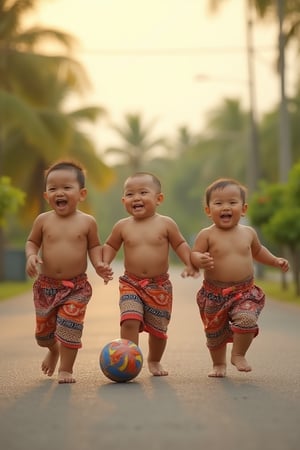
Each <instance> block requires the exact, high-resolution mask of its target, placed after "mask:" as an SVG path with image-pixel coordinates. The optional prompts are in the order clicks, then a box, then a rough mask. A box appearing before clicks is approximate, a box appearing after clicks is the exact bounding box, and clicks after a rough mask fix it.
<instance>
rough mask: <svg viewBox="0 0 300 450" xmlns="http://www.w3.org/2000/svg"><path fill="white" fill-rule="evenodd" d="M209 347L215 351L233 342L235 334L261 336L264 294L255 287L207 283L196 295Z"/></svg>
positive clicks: (245, 283) (245, 284) (251, 280)
mask: <svg viewBox="0 0 300 450" xmlns="http://www.w3.org/2000/svg"><path fill="white" fill-rule="evenodd" d="M197 304H198V306H199V311H200V315H201V319H202V322H203V324H204V331H205V334H206V338H207V346H208V348H210V349H212V350H216V349H218V348H220V347H222V346H224V345H226V343H228V342H232V341H233V333H254V336H257V334H258V326H257V319H258V316H259V314H260V312H261V310H262V309H263V307H264V304H265V294H264V293H263V291H262V290H261V289H260V288H259V287H258V286H255V285H254V284H253V278H250V279H248V280H245V281H244V282H242V283H230V284H229V283H216V284H215V283H212V282H209V281H207V280H204V281H203V285H202V287H201V289H200V290H199V292H198V294H197Z"/></svg>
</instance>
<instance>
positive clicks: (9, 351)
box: [0, 270, 300, 450]
mask: <svg viewBox="0 0 300 450" xmlns="http://www.w3.org/2000/svg"><path fill="white" fill-rule="evenodd" d="M117 274H118V272H117ZM171 278H172V280H173V284H174V294H175V295H174V313H173V319H172V323H171V325H170V329H169V342H168V347H167V351H166V354H165V358H164V363H165V365H166V366H167V367H168V369H169V371H170V375H169V376H168V377H162V378H159V377H152V376H150V375H149V373H148V371H147V368H146V367H144V368H143V369H142V372H141V374H140V375H139V377H138V378H137V379H136V380H135V381H133V382H130V383H127V384H116V383H112V382H110V381H109V380H108V379H107V378H105V377H104V375H103V374H102V373H101V372H100V369H99V365H98V357H99V353H100V349H101V348H102V347H103V345H104V344H106V343H107V342H108V341H109V340H111V339H114V338H117V337H118V334H119V326H118V318H119V314H118V305H117V304H118V285H117V278H116V280H115V281H114V282H112V283H111V284H110V285H108V286H104V285H103V284H102V281H101V280H100V279H95V278H94V277H93V278H92V281H93V285H94V295H93V299H92V301H91V303H90V305H89V309H88V313H87V318H86V326H85V331H84V339H83V342H84V347H83V349H82V350H80V352H79V355H78V359H77V363H76V371H75V372H76V377H77V383H76V384H74V385H58V384H57V383H56V381H55V380H53V379H49V378H47V377H44V376H43V374H42V373H41V372H40V370H39V366H40V362H41V359H42V358H43V355H44V351H43V349H41V348H39V347H38V346H37V345H36V344H35V341H34V338H33V329H34V317H33V307H32V301H31V293H29V294H27V295H25V296H21V297H18V298H15V299H12V300H9V301H5V302H2V303H0V330H1V340H0V355H1V359H0V369H1V370H0V377H1V382H0V446H1V449H3V450H21V449H22V450H23V449H30V450H50V449H51V450H53V449H55V448H56V449H58V448H59V449H62V450H71V449H74V450H92V449H93V450H94V449H103V450H122V449H132V450H138V449H141V448H142V449H144V450H165V449H166V450H169V449H171V448H172V450H185V449H186V450H188V449H189V450H196V449H197V450H201V449H208V450H210V449H212V450H214V449H217V448H220V449H221V448H222V449H224V450H229V449H230V450H235V449H236V450H237V449H240V448H242V449H243V450H254V449H255V450H299V449H300V357H299V356H300V350H299V344H300V307H292V306H283V305H282V304H280V303H278V302H273V301H268V303H267V306H266V308H265V310H264V311H263V314H262V316H261V319H260V326H261V332H260V335H259V337H258V338H257V339H256V340H255V342H254V344H253V346H252V347H251V349H250V351H249V353H248V356H249V360H250V362H251V363H252V364H253V366H254V371H253V372H252V373H250V374H245V373H239V372H237V371H236V370H235V368H234V367H229V369H228V377H227V378H226V379H212V378H208V377H207V373H208V371H209V370H210V365H211V364H210V359H209V355H208V352H207V349H206V347H205V342H204V336H203V331H202V326H201V323H200V319H199V315H198V310H197V307H196V303H195V294H196V291H197V288H198V285H199V280H190V279H188V280H182V279H181V278H180V277H179V272H178V270H172V271H171ZM140 346H141V348H142V350H143V351H144V353H146V349H147V342H146V335H142V337H141V342H140Z"/></svg>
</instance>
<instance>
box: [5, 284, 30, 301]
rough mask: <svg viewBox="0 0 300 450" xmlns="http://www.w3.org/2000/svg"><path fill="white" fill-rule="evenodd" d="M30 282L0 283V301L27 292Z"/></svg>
mask: <svg viewBox="0 0 300 450" xmlns="http://www.w3.org/2000/svg"><path fill="white" fill-rule="evenodd" d="M31 288H32V281H30V280H29V281H2V282H0V301H3V300H7V299H9V298H11V297H15V296H16V295H19V294H23V293H25V292H28V291H29V290H30V289H31Z"/></svg>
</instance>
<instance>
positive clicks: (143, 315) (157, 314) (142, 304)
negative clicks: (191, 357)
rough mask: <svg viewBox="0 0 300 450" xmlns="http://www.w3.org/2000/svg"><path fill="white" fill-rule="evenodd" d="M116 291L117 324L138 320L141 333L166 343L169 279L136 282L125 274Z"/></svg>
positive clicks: (170, 285)
mask: <svg viewBox="0 0 300 450" xmlns="http://www.w3.org/2000/svg"><path fill="white" fill-rule="evenodd" d="M119 289H120V302H119V306H120V313H121V323H122V322H123V321H124V320H128V319H135V320H139V321H140V323H141V326H140V331H141V332H142V331H147V332H148V333H150V334H153V335H154V336H157V337H159V338H162V339H166V338H167V329H168V325H169V322H170V318H171V311H172V300H173V296H172V284H171V282H170V280H169V275H168V274H164V275H161V276H158V277H155V278H138V277H135V276H134V275H132V274H129V273H127V272H125V274H124V275H123V276H121V277H120V278H119Z"/></svg>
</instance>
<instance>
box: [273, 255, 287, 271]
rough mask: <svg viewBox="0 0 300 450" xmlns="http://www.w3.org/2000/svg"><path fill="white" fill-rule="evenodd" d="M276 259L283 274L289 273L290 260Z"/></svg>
mask: <svg viewBox="0 0 300 450" xmlns="http://www.w3.org/2000/svg"><path fill="white" fill-rule="evenodd" d="M276 259H277V261H276V263H277V265H278V267H279V268H280V269H281V270H282V272H287V271H288V270H289V268H290V266H289V262H288V260H287V259H284V258H276Z"/></svg>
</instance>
